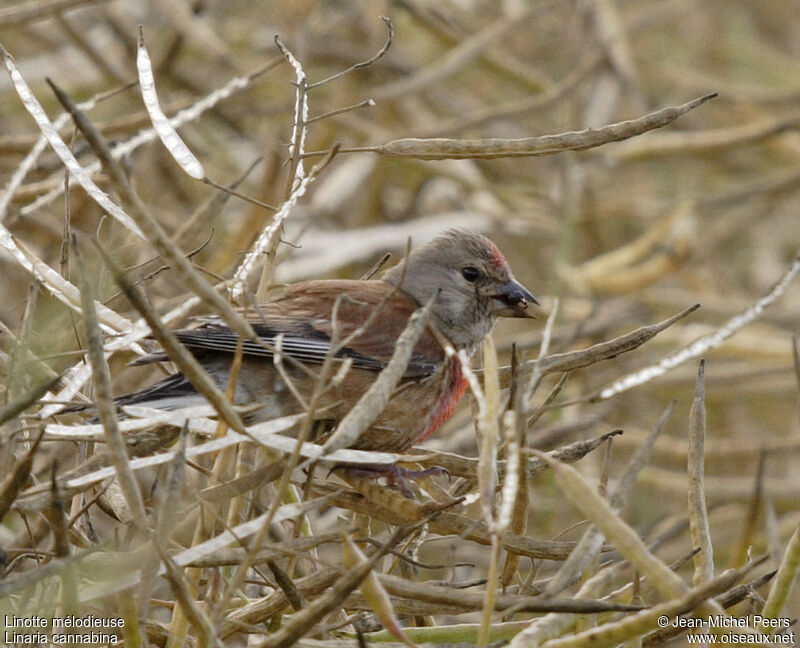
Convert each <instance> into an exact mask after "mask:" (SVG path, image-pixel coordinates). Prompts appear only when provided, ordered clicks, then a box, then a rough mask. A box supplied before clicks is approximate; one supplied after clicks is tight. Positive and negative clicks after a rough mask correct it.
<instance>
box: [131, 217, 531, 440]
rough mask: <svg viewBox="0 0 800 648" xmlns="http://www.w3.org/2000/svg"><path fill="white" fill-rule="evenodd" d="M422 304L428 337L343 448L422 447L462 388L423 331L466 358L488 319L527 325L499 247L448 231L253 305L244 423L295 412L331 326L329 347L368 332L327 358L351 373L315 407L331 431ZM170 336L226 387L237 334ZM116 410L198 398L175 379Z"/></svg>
mask: <svg viewBox="0 0 800 648" xmlns="http://www.w3.org/2000/svg"><path fill="white" fill-rule="evenodd" d="M431 298H435V299H434V302H433V306H432V310H431V314H430V319H429V324H428V328H427V329H426V330H425V331H424V332H423V334H422V337H421V338H420V339H419V341H418V342H417V344H416V346H415V348H414V351H413V353H412V357H411V360H410V362H409V364H408V366H407V367H406V370H405V373H404V375H403V378H402V379H401V381H400V384H399V385H398V386H397V388H396V390H395V392H394V394H393V396H392V398H391V400H390V401H389V404H388V405H387V407H386V408H385V409H384V410H383V412H382V413H381V414H380V415H379V416H378V418H377V419H376V420H375V422H374V423H373V425H372V426H371V427H370V428H369V429H368V430H367V431H366V432H364V433H363V434H362V435H361V436H360V437H359V439H358V440H357V441H356V443H355V444H353V446H352V447H355V448H359V449H363V450H384V451H390V452H399V451H403V450H406V449H408V448H410V447H411V446H413V445H415V444H417V443H420V442H421V441H423V440H424V439H426V438H428V437H429V436H430V435H431V434H433V432H434V431H435V430H436V429H437V428H438V427H439V426H440V425H441V424H442V423H443V422H444V421H445V420H447V418H448V417H449V416H450V414H451V413H452V412H453V409H454V408H455V406H456V404H457V403H458V401H459V400H460V399H461V397H462V396H463V395H464V392H465V391H466V388H467V382H466V379H465V378H464V376H463V375H462V370H461V365H460V363H459V361H458V359H457V358H454V357H451V358H448V357H447V356H446V354H445V351H444V349H443V348H442V344H441V342H440V337H437V335H436V333H434V330H433V329H436V330H437V331H438V332H439V333H440V334H441V335H442V336H444V337H445V338H446V339H447V340H448V341H449V342H450V343H451V344H452V345H453V347H454V348H455V349H456V350H461V349H463V350H465V351H466V352H467V353H469V354H471V353H472V352H474V351H475V349H477V347H478V346H479V345H480V343H481V342H482V341H483V338H484V337H485V336H486V335H487V333H489V331H491V329H492V326H493V325H494V322H495V319H496V318H497V317H536V306H537V305H538V303H539V302H538V301H537V300H536V298H535V297H534V296H533V295H532V294H531V293H530V292H528V290H527V289H526V288H524V287H523V286H522V285H521V284H520V283H519V282H517V281H516V280H515V279H514V276H513V275H512V274H511V269H510V268H509V266H508V263H507V262H506V259H505V257H504V256H503V254H502V253H501V252H500V250H499V249H498V248H497V246H496V245H495V244H494V243H492V241H490V240H489V239H488V238H486V237H485V236H482V235H480V234H475V233H471V232H466V231H463V230H450V231H448V232H446V233H444V234H442V235H441V236H439V237H438V238H436V239H434V240H433V241H431V242H430V243H428V244H427V245H425V246H423V247H421V248H419V249H416V250H414V251H412V252H411V253H410V255H409V256H408V258H407V259H403V260H401V261H400V262H399V263H398V264H397V265H396V266H394V267H392V268H390V269H389V270H387V271H386V272H385V273H384V274H383V276H382V278H381V279H377V280H360V281H351V280H341V279H333V280H319V281H306V282H302V283H298V284H295V285H292V286H289V287H288V288H287V289H286V290H285V291H284V292H283V294H282V295H281V296H279V297H277V298H275V299H273V300H271V301H268V302H266V303H264V304H261V305H260V306H259V307H258V309H257V312H255V311H250V312H248V313H246V316H247V318H248V320H249V321H250V323H251V324H252V326H253V329H254V330H255V331H256V333H257V335H258V336H259V337H260V338H261V340H262V341H263V342H264V343H265V344H264V345H261V344H258V343H256V342H254V341H252V340H250V341H248V340H245V341H244V343H243V358H242V366H241V369H240V371H239V375H238V378H237V380H236V387H235V392H234V401H235V402H236V403H237V404H247V405H252V406H253V408H252V409H251V411H250V413H249V414H248V417H247V420H248V421H249V422H256V421H261V420H268V419H271V418H276V417H279V416H287V415H290V414H297V413H301V412H303V411H304V405H303V403H301V402H300V399H298V397H297V396H296V395H295V393H296V394H297V395H298V396H300V398H302V399H303V400H305V401H306V402H308V400H309V398H310V397H311V394H312V393H313V390H314V389H315V386H316V385H317V380H316V372H315V371H314V370H315V369H319V367H320V366H321V365H322V363H323V362H324V361H325V359H326V357H327V356H328V355H329V352H330V351H331V346H332V343H333V342H332V337H333V336H334V328H336V334H337V335H338V339H339V340H345V339H347V338H348V337H350V336H351V334H352V333H354V332H356V331H357V330H358V329H359V328H360V327H362V325H364V324H365V323H366V324H367V325H366V327H365V328H364V330H363V332H361V333H360V334H359V335H357V336H355V337H353V339H352V340H350V341H349V342H348V343H347V344H346V346H344V347H343V348H341V349H339V350H338V351H337V353H336V356H335V357H336V358H337V359H340V360H344V359H349V361H350V362H351V363H352V365H351V367H350V368H349V371H348V372H347V373H346V374H345V376H344V378H343V379H342V380H340V381H338V383H337V384H336V385H334V386H331V387H330V388H328V389H327V390H326V391H325V392H324V394H323V395H322V397H321V399H320V400H319V401H318V404H317V409H316V410H315V411H316V412H317V413H316V415H315V416H316V419H317V420H316V421H315V423H316V424H317V425H316V426H315V427H316V428H317V429H325V430H332V429H333V428H334V427H335V426H336V424H337V423H338V422H339V421H341V419H342V418H343V417H344V416H345V415H346V414H347V412H348V411H349V410H350V408H352V407H353V405H354V404H355V403H356V402H357V401H358V400H359V398H360V397H361V396H362V395H363V394H364V392H365V391H366V390H367V389H369V387H370V385H371V384H372V382H373V381H374V380H375V377H376V376H377V375H378V373H379V372H380V371H381V369H383V368H384V367H385V366H386V364H387V362H388V361H389V359H390V358H391V356H392V353H393V351H394V348H395V342H396V340H397V338H398V336H399V335H400V333H401V332H402V331H403V329H404V328H405V327H406V324H407V323H408V319H409V317H410V316H411V314H412V313H414V311H415V310H417V309H418V308H420V306H422V305H424V304H426V303H427V302H428V301H429V300H430V299H431ZM376 309H377V312H376V313H374V311H375V310H376ZM334 312H335V314H336V315H335V316H336V324H335V325H334V321H333V320H334ZM373 313H374V314H373ZM176 336H177V337H178V339H179V340H180V341H181V342H182V343H183V344H184V345H185V346H186V347H187V348H188V349H189V350H190V351H191V352H192V353H193V354H194V355H195V357H196V358H197V359H198V360H199V361H200V363H201V364H202V365H203V366H204V368H205V369H206V371H207V372H208V373H209V374H210V375H211V376H212V377H213V378H214V380H215V382H216V383H217V385H219V387H220V388H221V389H225V388H226V386H227V385H228V381H229V377H230V370H231V363H232V361H233V357H234V353H235V351H236V346H237V342H238V335H237V334H236V333H234V332H232V331H231V330H230V329H229V328H228V327H227V326H226V325H225V324H224V323H222V322H221V321H219V320H209V321H207V322H205V323H204V324H203V325H201V326H200V327H198V328H193V329H186V330H181V331H177V332H176ZM279 336H280V344H281V348H282V353H283V355H284V356H285V359H284V362H283V366H284V374H283V375H281V373H280V372H279V371H278V369H277V368H276V366H275V364H274V358H273V353H272V351H271V350H270V349H272V348H274V346H275V344H276V342H277V340H278V337H279ZM265 347H266V348H265ZM165 359H166V356H165V355H164V354H153V355H150V356H146V357H144V358H141V359H139V360H138V361H136V363H135V364H144V363H147V362H157V361H162V360H165ZM287 379H288V380H289V381H291V383H292V384H291V385H287V384H286V381H287ZM293 392H294V393H293ZM116 402H117V404H119V405H132V404H140V405H147V406H149V407H155V408H159V409H174V408H177V407H184V406H187V405H194V404H199V403H203V402H204V400H203V397H202V396H200V394H198V392H197V391H196V390H195V389H194V387H193V386H192V384H191V383H190V382H189V381H188V380H187V379H186V378H185V377H184V376H183V375H182V374H180V373H176V374H173V375H171V376H169V377H168V378H166V379H164V380H162V381H161V382H159V383H156V384H155V385H153V386H151V387H148V388H145V389H142V390H140V391H136V392H133V393H130V394H127V395H124V396H120V397H119V398H118V399H116Z"/></svg>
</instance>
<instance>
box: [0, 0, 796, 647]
mask: <svg viewBox="0 0 800 648" xmlns="http://www.w3.org/2000/svg"><path fill="white" fill-rule="evenodd" d="M156 5H157V6H156ZM500 6H502V7H503V10H504V12H501V10H500ZM381 14H384V15H386V16H388V17H389V18H390V19H391V21H390V22H386V21H382V20H381V19H380V17H379V16H380V15H381ZM138 24H141V25H143V30H142V34H143V36H144V39H145V40H139V42H138V43H137V40H138V39H139V31H138V30H137V25H138ZM276 34H277V35H278V36H279V38H278V39H275V35H276ZM799 35H800V13H798V11H797V8H796V7H795V6H794V4H793V3H790V2H781V1H780V0H770V1H765V2H761V3H758V6H756V5H755V4H754V3H749V2H744V1H731V2H725V3H702V2H697V1H694V0H667V1H660V2H653V1H650V2H637V3H633V2H624V1H617V2H614V1H613V0H594V1H593V2H542V3H530V6H528V3H523V2H507V3H490V2H481V1H480V0H468V1H467V2H445V3H430V2H423V1H420V0H405V1H404V2H396V3H395V2H377V3H372V2H363V1H360V2H349V3H331V2H321V3H318V2H293V3H292V2H270V3H227V2H205V3H194V4H193V3H188V2H186V1H185V0H167V1H165V2H161V3H145V2H142V1H141V0H116V1H113V2H92V1H91V0H75V1H62V2H44V1H42V0H33V1H30V2H19V1H18V0H17V1H15V2H12V3H6V5H4V6H3V7H2V8H0V43H1V44H2V46H3V47H4V48H5V50H7V53H8V54H10V56H6V58H5V62H6V68H7V70H8V71H9V74H7V75H3V76H2V78H1V79H0V98H1V99H2V100H1V101H0V122H1V123H2V124H3V128H2V133H1V134H0V184H2V188H0V248H2V253H1V256H0V264H2V276H3V278H4V283H3V288H4V295H5V298H4V299H3V300H2V303H0V322H2V331H0V368H1V369H2V375H3V380H2V387H3V399H4V403H5V405H4V407H3V408H2V409H1V410H0V465H1V466H2V470H0V475H2V476H3V477H2V479H1V480H0V516H2V525H0V548H2V550H3V556H2V557H3V559H4V561H5V562H4V567H3V578H2V580H0V613H3V614H6V615H8V617H7V619H8V618H11V617H12V616H13V615H16V616H17V617H20V618H27V619H30V618H32V617H33V616H34V615H38V616H39V617H41V618H43V619H45V620H46V621H47V622H48V623H50V622H51V620H52V619H53V618H55V617H64V616H66V615H74V616H78V617H87V615H88V616H89V617H91V618H93V619H96V620H118V619H122V620H124V628H123V629H120V628H112V629H109V628H95V632H100V633H103V632H104V633H111V634H114V638H115V639H118V640H119V641H122V640H124V642H125V643H126V645H130V646H138V645H146V642H147V641H149V642H150V643H152V644H154V645H159V646H180V645H190V646H194V645H197V646H216V645H230V646H239V645H241V646H245V645H247V646H255V645H258V646H288V645H292V644H297V645H306V646H331V647H334V646H339V645H342V646H344V645H347V646H350V645H356V644H357V643H358V642H370V643H371V642H387V641H393V642H400V641H402V642H404V643H406V644H410V643H412V642H413V643H417V644H423V643H437V644H478V645H487V644H489V643H495V642H507V641H508V642H511V644H512V645H515V646H538V645H542V646H548V647H551V648H553V647H555V646H588V645H591V646H599V645H607V646H615V645H625V646H639V645H656V644H664V643H672V645H685V642H686V637H685V636H683V633H685V631H686V629H685V628H684V629H682V630H681V629H677V628H672V627H668V628H662V627H659V622H658V618H659V617H660V616H662V615H666V616H667V617H668V618H670V619H674V618H675V617H676V615H684V616H687V618H688V617H692V616H694V617H695V618H699V619H707V618H708V617H709V616H711V617H714V618H723V615H729V616H730V617H735V618H736V619H745V620H746V622H747V623H748V624H749V628H750V630H748V628H744V629H742V628H737V630H736V631H737V632H740V633H742V632H748V631H753V630H761V631H764V630H763V628H762V627H761V626H758V625H757V624H756V623H755V622H754V619H753V615H755V614H762V613H763V614H765V615H767V616H771V617H775V618H779V619H781V623H785V622H790V621H791V622H793V621H794V619H795V618H796V617H797V615H798V612H799V611H800V594H799V593H798V589H800V588H798V586H797V583H796V582H795V581H796V576H797V571H798V566H799V565H800V540H798V533H800V526H799V525H800V506H798V502H800V470H799V469H798V467H799V465H800V437H798V434H800V432H798V420H799V419H798V397H797V394H798V384H800V362H798V359H797V351H796V348H794V347H793V343H792V336H793V335H796V334H797V322H798V311H800V293H798V288H797V286H796V281H795V278H796V275H797V274H798V272H800V261H798V260H797V254H798V247H799V245H798V244H799V243H800V218H798V213H800V209H799V208H800V205H798V200H797V191H796V190H797V187H798V185H800V145H799V144H798V139H797V133H796V129H797V127H798V125H800V113H798V108H797V102H798V98H800V78H799V77H798V74H797V64H796V61H797V57H798V55H800V51H799V50H800V45H798V43H800V38H798V36H799ZM11 57H13V59H12V58H11ZM137 58H138V62H139V73H138V74H139V75H140V77H139V78H141V79H142V81H143V83H142V86H143V87H144V93H142V91H140V87H139V84H138V83H136V81H137ZM148 59H149V60H150V62H151V63H152V68H151V72H152V77H153V80H154V84H155V85H154V86H151V85H150V84H149V83H148V80H149V79H148ZM17 66H18V70H19V71H17ZM342 71H345V72H346V73H344V74H340V72H342ZM45 78H49V80H50V81H51V83H50V85H48V84H47V83H46V82H45ZM12 80H13V83H12ZM26 88H29V89H30V92H31V93H32V94H26V92H27V90H26ZM156 90H157V92H158V97H156V96H155V91H156ZM709 93H718V95H717V96H716V97H715V98H713V99H711V100H708V99H709V97H708V95H709ZM143 94H144V100H143ZM23 99H24V101H23ZM39 103H40V104H41V106H39ZM146 104H147V109H145V105H146ZM159 104H160V108H159ZM701 104H702V105H701ZM37 106H38V107H37ZM161 109H163V111H164V113H166V116H167V117H169V118H172V117H175V116H177V117H178V118H179V120H180V122H179V130H178V131H177V132H176V131H175V130H174V129H173V128H172V127H171V126H170V125H169V124H168V123H167V121H166V119H165V118H164V117H163V114H160V113H159V111H160V110H161ZM65 110H67V111H68V112H64V113H63V115H62V111H65ZM69 113H71V115H70V114H69ZM48 115H49V117H48ZM59 115H61V116H59ZM32 117H34V119H35V120H36V121H34V120H33V119H32ZM50 121H52V122H53V123H55V127H52V126H50V125H49V122H50ZM154 125H155V126H156V127H157V129H156V128H155V127H154ZM156 130H158V135H157V134H156ZM648 131H652V132H648ZM178 133H179V134H178ZM45 135H46V136H47V139H48V141H49V144H48V143H46V142H45V140H44V136H45ZM159 138H160V139H159ZM623 140H624V141H623ZM256 161H257V163H255V162H256ZM66 169H69V171H66ZM65 187H66V190H65ZM225 187H227V188H228V189H225ZM452 226H462V227H468V228H472V229H477V230H481V231H485V232H486V233H488V234H489V235H490V236H492V238H493V239H494V240H496V241H497V242H498V244H499V245H500V247H501V248H502V249H503V250H504V251H505V252H506V255H507V257H508V258H509V261H510V263H511V265H512V267H513V268H514V270H515V274H516V275H517V277H518V278H519V279H520V280H521V281H522V282H523V283H524V284H525V285H526V286H528V287H530V288H531V289H532V290H533V292H534V293H535V294H536V295H537V296H539V297H541V298H542V300H543V302H544V303H545V305H546V306H547V307H548V308H549V310H550V312H551V317H550V319H549V321H548V322H547V324H546V325H544V324H536V325H532V324H531V323H530V322H523V323H516V322H515V323H513V324H510V323H503V324H501V325H499V326H498V327H497V329H496V330H495V332H494V337H493V342H487V344H486V345H485V346H484V349H483V350H482V353H479V354H477V356H478V357H476V358H474V359H473V361H472V365H473V369H474V370H475V371H474V373H473V372H471V371H469V367H465V369H466V370H467V371H468V375H469V376H470V386H471V392H472V393H471V396H470V397H469V398H468V399H465V400H466V401H467V403H466V404H462V406H461V407H460V408H459V409H458V410H457V411H456V413H455V415H454V416H453V418H452V419H451V420H450V421H449V422H448V424H447V425H446V427H445V428H443V429H442V430H440V431H439V433H438V434H437V435H436V437H434V438H433V439H432V440H431V441H429V442H427V443H426V444H425V445H424V446H423V447H420V448H416V449H415V450H414V452H413V453H412V454H411V455H407V456H397V455H392V454H388V453H364V452H360V453H359V452H355V451H352V450H349V449H347V448H346V447H343V446H346V445H347V443H346V442H343V443H338V444H337V445H336V446H335V447H333V446H331V447H329V448H326V449H325V450H321V449H320V448H319V447H318V446H315V445H313V444H309V443H305V444H301V443H298V442H296V441H295V440H294V439H293V438H287V437H285V436H281V435H279V434H276V433H281V432H282V433H285V434H288V435H289V436H290V437H291V436H294V437H296V436H297V430H304V429H305V426H304V425H303V417H302V416H301V417H295V418H288V419H277V420H275V421H272V422H269V423H266V424H261V425H259V426H249V427H246V426H245V425H244V423H243V422H242V419H241V417H240V414H239V412H237V411H236V410H235V408H233V407H232V406H231V405H230V403H229V401H228V399H227V395H226V394H225V393H223V392H222V391H220V390H219V389H217V388H216V387H215V386H214V385H213V384H207V385H206V386H205V387H204V388H203V390H204V391H203V393H204V395H205V396H206V397H207V399H208V401H209V403H211V404H212V405H213V407H212V406H208V407H203V408H195V409H193V410H192V411H187V412H182V413H169V414H163V413H162V414H158V413H154V412H143V411H130V412H128V416H127V417H126V418H121V419H119V420H118V419H117V416H118V414H117V412H115V409H114V407H112V406H111V401H110V399H111V398H112V396H113V395H117V394H121V393H124V392H126V391H130V390H132V389H135V388H138V387H141V386H143V385H145V384H148V383H149V382H152V381H153V380H154V379H155V378H156V375H157V373H158V370H157V369H153V368H146V369H142V368H129V367H126V363H127V362H128V361H130V360H132V359H134V358H135V357H137V355H139V354H142V353H144V352H145V349H146V348H147V347H149V346H150V345H151V342H150V341H149V340H147V339H146V338H145V333H146V331H147V330H148V329H147V327H146V326H145V324H144V322H145V321H146V322H147V326H149V328H150V329H152V331H153V334H154V336H155V337H156V338H157V339H158V340H159V342H161V343H162V344H164V345H165V346H167V347H168V346H169V345H170V344H171V342H170V336H169V334H168V330H169V328H172V327H175V326H178V325H180V324H184V323H186V321H188V318H189V317H191V316H192V315H197V314H203V313H208V312H216V313H218V314H219V315H220V316H222V317H224V318H226V320H227V321H228V322H229V324H230V325H231V326H232V327H235V328H237V329H238V330H240V331H242V332H243V333H247V325H246V323H244V322H242V321H241V318H239V317H238V315H237V314H236V311H235V310H233V309H231V308H230V303H231V302H233V303H237V304H242V305H243V304H247V303H249V302H250V301H251V300H258V299H262V298H263V297H264V296H265V295H267V294H268V292H269V290H270V289H271V288H272V287H274V286H276V285H277V284H280V283H287V282H293V281H297V280H300V279H304V278H309V277H326V276H338V277H353V278H357V277H359V276H363V275H364V274H366V273H368V272H369V270H370V267H372V266H373V264H374V263H375V262H376V261H377V260H378V259H379V258H380V257H381V255H382V254H383V253H384V252H386V251H391V252H393V253H395V254H398V253H399V254H402V252H403V250H404V248H405V246H406V244H407V239H408V237H409V236H411V237H412V240H413V244H415V245H416V244H419V243H421V242H423V241H424V240H426V239H428V238H430V237H431V236H433V235H434V234H436V233H437V232H439V231H441V230H443V229H446V228H447V227H452ZM92 239H95V241H96V243H97V245H96V246H95V245H93V244H92ZM104 256H105V257H106V258H104ZM82 268H83V269H82ZM92 298H94V300H95V301H94V302H93V300H92ZM696 303H699V304H700V305H701V307H700V308H699V309H697V310H695V309H694V308H693V305H694V304H696ZM407 334H408V335H413V331H411V330H409V331H407ZM409 339H411V338H409ZM410 344H412V345H413V341H412V342H411V343H410ZM512 344H515V345H516V353H515V354H514V353H513V352H512ZM403 346H404V345H401V347H403ZM408 348H410V347H408ZM403 350H405V351H407V350H408V349H407V348H401V349H400V352H402V351H403ZM173 353H176V354H179V353H180V345H178V346H177V347H176V349H175V351H174V352H173ZM512 356H513V357H512ZM90 358H91V364H92V367H91V370H90V368H89V365H88V364H85V363H88V362H89V359H90ZM701 358H703V359H705V363H704V364H700V367H701V370H700V372H699V374H698V362H699V361H700V359H701ZM462 360H464V361H465V362H466V359H465V358H464V359H462ZM176 361H177V362H178V364H179V366H180V368H181V370H182V371H184V372H186V373H191V372H196V371H197V368H193V366H192V365H193V359H192V357H191V356H189V355H188V354H187V355H186V357H183V359H181V357H177V360H176ZM396 364H398V366H399V365H401V364H402V359H401V358H400V355H399V353H398V360H397V363H396ZM703 367H704V370H703ZM395 368H396V367H395ZM401 370H402V369H401ZM334 371H335V367H334V368H333V369H332V370H331V371H330V372H329V373H328V374H327V379H335V377H334V376H333V373H334ZM197 380H199V381H202V380H203V378H202V374H199V373H198V374H197ZM382 380H384V382H385V383H386V385H389V384H390V383H391V376H390V375H389V373H388V372H387V374H386V376H385V377H384V378H383V379H382ZM386 385H384V386H383V387H381V389H383V388H384V387H385V386H386ZM390 388H391V387H389V389H390ZM377 391H379V389H377V388H376V396H375V398H374V399H371V402H366V404H365V405H364V411H359V412H357V413H356V414H354V415H353V416H352V417H351V418H350V419H348V421H347V429H348V430H349V431H345V430H342V435H344V438H345V441H346V439H347V438H349V437H348V435H349V434H351V432H352V431H353V430H356V431H357V430H358V429H360V428H359V426H360V425H362V424H363V422H364V420H366V419H367V418H368V417H369V416H370V415H372V414H374V411H371V410H374V408H376V407H379V406H380V401H381V400H382V399H381V398H380V395H377ZM87 399H93V400H96V401H97V403H98V411H99V414H100V420H101V422H102V423H101V424H89V423H88V422H86V420H85V417H78V416H77V415H75V414H59V413H58V412H59V410H60V409H61V404H63V403H72V402H75V401H78V402H86V401H87ZM620 430H622V433H620ZM306 432H307V430H306ZM302 436H303V435H302V434H301V437H302ZM338 438H340V439H341V438H343V437H342V436H340V437H338ZM301 441H302V438H301ZM337 461H348V462H351V463H353V462H355V463H358V462H366V463H403V464H408V465H410V466H412V467H414V466H420V467H423V468H427V467H435V466H440V467H444V468H446V469H447V471H448V472H449V473H450V479H449V480H448V479H447V478H444V477H440V476H433V477H426V478H420V479H419V480H418V481H417V482H415V484H414V488H415V491H416V492H415V494H414V497H413V498H408V497H404V496H403V495H401V494H400V493H398V492H397V491H395V490H393V489H390V488H387V487H385V486H383V485H381V484H379V483H377V482H375V481H372V480H367V479H363V480H359V479H356V478H350V479H348V480H347V481H343V479H342V476H341V475H340V474H339V473H337V472H333V473H331V472H330V471H329V467H330V466H331V465H332V464H335V463H336V462H337ZM298 467H302V468H304V470H301V469H300V468H298ZM690 563H691V564H690ZM776 571H777V575H776ZM725 618H727V617H725ZM98 622H99V621H98ZM382 627H383V628H385V630H382V629H381V628H382ZM37 630H41V629H38V628H37V629H31V628H25V629H21V628H7V629H6V632H17V633H23V632H35V631H37ZM783 630H786V631H787V632H791V631H792V630H793V628H790V629H788V630H787V629H786V628H783ZM43 631H44V632H51V631H52V632H55V633H62V632H65V631H67V632H68V631H70V630H69V629H68V628H66V629H65V627H64V625H63V624H62V625H61V626H59V625H58V623H50V627H49V628H46V629H44V630H43ZM87 631H88V630H86V629H84V630H83V632H87ZM712 631H715V632H720V633H727V634H728V635H730V629H729V628H717V629H713V628H712ZM743 641H744V642H745V643H746V642H747V640H746V639H745V640H743ZM17 643H18V644H19V643H20V642H17ZM84 643H88V642H84ZM94 643H95V644H96V643H97V642H94ZM20 645H21V644H20Z"/></svg>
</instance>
